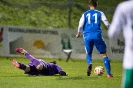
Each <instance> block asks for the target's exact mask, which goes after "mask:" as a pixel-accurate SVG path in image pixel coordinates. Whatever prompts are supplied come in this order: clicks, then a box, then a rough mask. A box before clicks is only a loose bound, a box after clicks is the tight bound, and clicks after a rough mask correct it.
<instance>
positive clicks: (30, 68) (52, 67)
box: [12, 48, 66, 76]
mask: <svg viewBox="0 0 133 88" xmlns="http://www.w3.org/2000/svg"><path fill="white" fill-rule="evenodd" d="M16 51H17V52H18V53H21V54H24V55H25V56H26V57H27V58H28V59H29V60H30V63H29V64H28V65H25V64H22V63H19V62H17V61H16V60H12V63H13V65H14V66H15V67H17V68H19V69H22V70H24V72H25V74H30V75H44V76H48V75H55V74H60V75H61V76H66V72H64V71H62V68H61V67H59V66H58V65H57V64H56V62H50V63H46V62H45V61H44V60H41V59H36V58H35V57H33V56H32V55H30V54H29V53H28V52H27V51H26V50H24V49H22V48H16Z"/></svg>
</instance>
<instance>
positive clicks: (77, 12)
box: [0, 0, 123, 29]
mask: <svg viewBox="0 0 133 88" xmlns="http://www.w3.org/2000/svg"><path fill="white" fill-rule="evenodd" d="M4 1H6V2H8V4H7V3H4ZM68 1H73V2H75V3H77V4H79V5H80V6H81V7H82V8H84V9H85V10H87V9H88V0H56V1H55V0H1V1H0V12H1V13H0V20H1V21H0V24H1V25H9V26H26V27H37V28H68V26H69V20H68V15H69V13H68V11H69V8H68V7H60V8H59V7H58V6H59V5H60V4H63V3H67V2H68ZM121 1H123V0H112V1H110V0H100V1H99V5H98V8H97V9H99V10H101V11H103V12H105V14H106V16H107V18H108V19H109V21H111V19H112V16H113V12H114V8H115V7H116V5H117V4H118V3H119V2H121ZM38 2H42V3H46V2H47V3H49V4H52V3H57V5H56V4H55V5H56V6H53V7H52V6H50V5H44V4H41V3H40V4H39V6H38V4H35V5H33V6H31V4H33V3H38ZM25 5H27V8H24V7H23V8H22V6H25ZM28 7H29V8H28ZM79 8H80V7H79V6H77V7H76V6H72V12H71V23H70V24H71V26H72V29H77V26H78V23H79V19H80V17H81V14H82V13H83V12H84V10H81V9H79ZM104 29H105V28H104Z"/></svg>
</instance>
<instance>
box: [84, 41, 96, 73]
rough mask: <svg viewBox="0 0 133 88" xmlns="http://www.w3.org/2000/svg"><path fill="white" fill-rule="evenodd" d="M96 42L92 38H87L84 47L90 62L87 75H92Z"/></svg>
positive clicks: (87, 60) (87, 59)
mask: <svg viewBox="0 0 133 88" xmlns="http://www.w3.org/2000/svg"><path fill="white" fill-rule="evenodd" d="M93 46H94V43H93V41H92V40H85V41H84V47H85V51H86V62H87V64H88V68H87V76H90V74H91V71H92V51H93Z"/></svg>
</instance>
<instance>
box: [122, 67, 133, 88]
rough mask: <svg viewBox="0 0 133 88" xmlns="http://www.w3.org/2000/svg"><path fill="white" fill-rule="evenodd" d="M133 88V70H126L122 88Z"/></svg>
mask: <svg viewBox="0 0 133 88" xmlns="http://www.w3.org/2000/svg"><path fill="white" fill-rule="evenodd" d="M132 87H133V69H124V72H123V78H122V88H132Z"/></svg>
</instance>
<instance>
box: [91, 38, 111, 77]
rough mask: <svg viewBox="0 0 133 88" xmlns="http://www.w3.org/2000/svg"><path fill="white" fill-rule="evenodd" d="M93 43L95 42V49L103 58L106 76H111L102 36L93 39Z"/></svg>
mask: <svg viewBox="0 0 133 88" xmlns="http://www.w3.org/2000/svg"><path fill="white" fill-rule="evenodd" d="M94 44H95V46H96V48H97V50H98V51H99V52H100V54H101V55H102V58H103V61H104V66H105V68H106V72H107V77H108V78H111V77H113V76H112V74H111V67H110V61H109V58H108V56H107V54H106V44H105V42H104V41H103V39H102V38H99V39H97V40H95V43H94Z"/></svg>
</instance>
